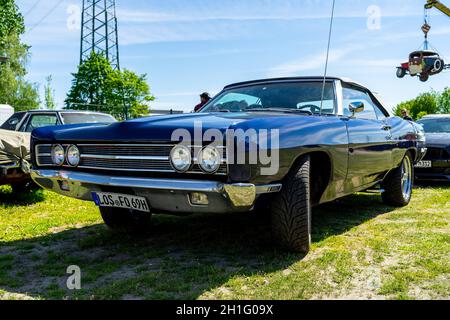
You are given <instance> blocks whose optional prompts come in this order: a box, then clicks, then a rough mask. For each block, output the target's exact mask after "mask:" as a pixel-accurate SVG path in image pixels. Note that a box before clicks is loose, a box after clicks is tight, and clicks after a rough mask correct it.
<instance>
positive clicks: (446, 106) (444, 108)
mask: <svg viewBox="0 0 450 320" xmlns="http://www.w3.org/2000/svg"><path fill="white" fill-rule="evenodd" d="M437 102H438V107H439V111H440V112H441V113H443V114H450V88H446V89H445V90H444V92H442V94H441V95H440V96H439V98H438V100H437Z"/></svg>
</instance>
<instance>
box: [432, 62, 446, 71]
mask: <svg viewBox="0 0 450 320" xmlns="http://www.w3.org/2000/svg"><path fill="white" fill-rule="evenodd" d="M444 67H445V62H444V60H442V59H438V60H436V61H435V62H434V65H433V69H434V70H433V71H434V72H435V73H441V72H442V70H444Z"/></svg>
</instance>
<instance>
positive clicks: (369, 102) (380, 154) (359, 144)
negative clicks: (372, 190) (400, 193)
mask: <svg viewBox="0 0 450 320" xmlns="http://www.w3.org/2000/svg"><path fill="white" fill-rule="evenodd" d="M354 102H362V103H364V111H362V112H359V113H355V114H354V115H353V114H352V113H351V112H350V108H349V105H350V104H351V103H354ZM343 107H344V114H345V115H346V116H348V121H347V127H348V135H349V168H348V175H347V181H348V183H347V185H348V188H349V189H350V190H349V191H355V190H362V189H364V187H367V186H370V185H371V184H373V183H374V182H377V181H379V180H380V179H382V177H383V176H384V174H385V173H386V172H387V171H389V170H390V169H391V168H392V135H391V132H390V129H391V127H390V126H389V124H388V123H387V122H386V116H385V115H384V112H383V111H382V110H380V108H379V107H378V106H377V103H376V101H375V100H374V99H373V98H372V96H371V94H370V93H369V92H368V91H366V90H364V89H362V88H359V87H352V86H343Z"/></svg>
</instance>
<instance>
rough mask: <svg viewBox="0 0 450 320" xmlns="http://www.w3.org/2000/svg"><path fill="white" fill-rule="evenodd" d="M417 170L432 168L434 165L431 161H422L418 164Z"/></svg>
mask: <svg viewBox="0 0 450 320" xmlns="http://www.w3.org/2000/svg"><path fill="white" fill-rule="evenodd" d="M415 167H416V168H431V167H433V163H432V162H431V161H420V162H418V163H417V164H416V166H415Z"/></svg>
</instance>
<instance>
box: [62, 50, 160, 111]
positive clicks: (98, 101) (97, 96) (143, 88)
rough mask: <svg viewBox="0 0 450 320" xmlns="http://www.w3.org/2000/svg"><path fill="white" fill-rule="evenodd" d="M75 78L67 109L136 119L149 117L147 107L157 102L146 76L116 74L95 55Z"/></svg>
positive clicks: (87, 60)
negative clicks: (151, 92) (151, 102)
mask: <svg viewBox="0 0 450 320" xmlns="http://www.w3.org/2000/svg"><path fill="white" fill-rule="evenodd" d="M73 77H74V79H73V80H72V88H71V89H70V91H69V93H68V95H67V98H66V101H65V103H66V108H67V109H75V110H91V111H101V112H106V113H109V114H111V115H113V116H115V117H116V118H118V119H124V118H126V117H130V116H131V117H132V118H135V117H139V116H144V115H147V114H148V113H149V106H148V103H149V102H150V101H153V100H154V97H153V96H152V95H151V94H150V87H149V85H148V84H147V82H146V75H140V76H139V75H137V74H135V73H134V72H132V71H129V70H124V71H120V70H114V69H113V68H112V66H111V63H110V62H109V61H108V59H107V58H106V57H105V56H104V55H102V54H98V53H96V52H92V53H91V55H90V57H89V58H88V59H86V60H85V61H84V62H83V63H82V64H81V65H79V66H78V72H77V73H74V74H73ZM125 110H128V115H125V113H126V112H125Z"/></svg>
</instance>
